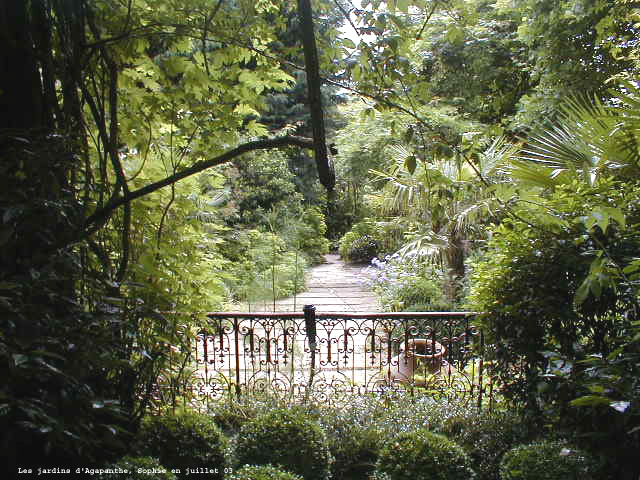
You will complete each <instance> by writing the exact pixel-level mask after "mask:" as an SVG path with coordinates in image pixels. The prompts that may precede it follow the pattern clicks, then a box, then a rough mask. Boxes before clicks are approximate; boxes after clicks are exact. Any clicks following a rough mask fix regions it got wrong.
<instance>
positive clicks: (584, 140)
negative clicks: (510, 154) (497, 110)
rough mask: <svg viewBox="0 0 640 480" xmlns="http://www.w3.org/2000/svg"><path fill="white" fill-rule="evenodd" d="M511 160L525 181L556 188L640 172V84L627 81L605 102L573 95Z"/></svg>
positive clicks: (517, 176)
mask: <svg viewBox="0 0 640 480" xmlns="http://www.w3.org/2000/svg"><path fill="white" fill-rule="evenodd" d="M525 145H526V146H525V147H524V148H523V149H522V150H521V152H520V153H519V154H518V156H517V157H516V158H514V159H513V160H512V161H511V175H512V176H513V178H514V179H516V180H517V181H518V182H519V183H520V184H521V185H525V186H532V187H537V188H540V189H545V190H549V189H550V190H553V189H554V188H555V187H557V186H559V185H562V184H567V183H570V182H571V181H572V180H574V179H579V180H581V181H583V182H586V183H588V184H595V183H597V182H598V180H599V179H600V178H602V177H603V176H607V175H609V176H610V175H612V174H615V175H617V176H620V177H622V178H624V177H626V178H630V177H632V176H637V175H638V173H639V171H638V170H639V162H640V88H639V87H638V85H637V84H635V83H630V82H623V83H621V84H620V86H619V91H618V92H617V93H616V94H615V95H614V96H613V97H612V98H611V99H610V100H609V101H608V102H607V103H606V104H605V103H603V102H602V101H600V100H599V99H597V98H593V99H589V98H583V99H569V100H567V101H566V103H565V104H564V106H563V107H562V111H561V115H560V117H559V120H558V121H557V122H556V123H555V124H551V125H542V126H540V127H539V128H538V129H537V130H536V131H534V133H533V134H532V135H531V136H530V138H529V139H527V140H526V144H525Z"/></svg>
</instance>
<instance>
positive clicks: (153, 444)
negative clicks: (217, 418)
mask: <svg viewBox="0 0 640 480" xmlns="http://www.w3.org/2000/svg"><path fill="white" fill-rule="evenodd" d="M138 445H139V450H140V451H141V452H142V453H143V454H145V455H150V456H153V457H157V458H159V459H160V462H162V464H163V465H166V466H167V467H168V468H176V469H180V470H182V473H181V474H180V475H178V477H179V478H187V475H186V471H185V469H186V468H199V467H206V468H208V469H209V471H210V472H209V474H208V477H207V478H216V479H222V478H223V476H224V469H225V467H226V459H225V452H226V450H227V448H228V441H227V439H226V437H225V436H224V435H223V434H222V433H221V432H220V429H218V427H217V426H216V425H215V424H214V422H213V420H212V418H211V417H210V416H208V415H202V414H197V413H191V412H188V413H181V414H177V415H173V414H168V415H164V416H158V417H149V418H147V419H145V421H144V423H143V425H142V428H141V431H140V433H139V439H138ZM216 470H217V472H216Z"/></svg>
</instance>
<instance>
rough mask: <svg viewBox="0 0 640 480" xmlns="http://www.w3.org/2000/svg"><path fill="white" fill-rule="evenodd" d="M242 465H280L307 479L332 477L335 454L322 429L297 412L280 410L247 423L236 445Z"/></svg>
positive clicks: (315, 479)
mask: <svg viewBox="0 0 640 480" xmlns="http://www.w3.org/2000/svg"><path fill="white" fill-rule="evenodd" d="M236 459H237V463H238V465H240V466H242V465H256V464H257V465H268V464H272V465H276V466H279V467H281V468H283V469H284V470H287V471H290V472H294V473H297V474H299V475H301V476H303V477H304V478H305V480H325V479H328V478H329V467H330V465H331V454H330V453H329V449H328V447H327V439H326V436H325V434H324V432H323V431H322V429H321V428H320V426H319V425H318V424H317V423H316V422H314V421H313V420H311V419H310V418H309V416H308V415H306V414H304V413H303V412H301V411H299V410H296V409H288V410H284V409H278V410H273V411H271V412H269V413H266V414H264V415H260V416H259V417H257V418H255V419H254V420H252V421H250V422H248V423H246V424H245V425H244V426H243V427H242V428H241V429H240V433H239V435H238V439H237V443H236Z"/></svg>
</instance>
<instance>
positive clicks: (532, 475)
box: [500, 442, 596, 480]
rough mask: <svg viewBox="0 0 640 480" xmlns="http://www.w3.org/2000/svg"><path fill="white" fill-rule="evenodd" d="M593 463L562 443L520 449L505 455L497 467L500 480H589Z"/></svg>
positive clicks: (523, 446) (545, 443) (587, 456)
mask: <svg viewBox="0 0 640 480" xmlns="http://www.w3.org/2000/svg"><path fill="white" fill-rule="evenodd" d="M595 465H596V464H595V462H594V460H593V459H591V458H590V457H589V455H588V454H586V453H584V452H582V451H580V450H578V449H576V448H573V447H571V446H569V445H567V444H565V443H563V442H541V443H533V444H530V445H521V446H519V447H516V448H514V449H513V450H510V451H509V452H507V453H506V454H505V456H504V458H503V459H502V463H501V464H500V479H501V480H589V479H592V478H594V477H593V475H594V471H595Z"/></svg>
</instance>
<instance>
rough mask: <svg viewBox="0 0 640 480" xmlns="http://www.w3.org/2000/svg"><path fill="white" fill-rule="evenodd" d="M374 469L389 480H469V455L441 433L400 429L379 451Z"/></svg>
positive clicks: (471, 474) (470, 474)
mask: <svg viewBox="0 0 640 480" xmlns="http://www.w3.org/2000/svg"><path fill="white" fill-rule="evenodd" d="M376 470H377V472H378V473H381V474H385V475H387V476H388V477H389V479H390V480H472V479H473V478H475V473H474V471H473V470H472V469H471V463H470V460H469V457H468V456H467V454H466V453H465V452H464V450H463V449H462V447H460V446H459V445H458V444H456V443H455V442H453V441H452V440H449V439H448V438H447V437H445V436H444V435H439V434H436V433H432V432H430V431H428V430H426V429H418V430H414V431H411V432H405V433H402V434H400V435H398V436H396V437H395V438H393V439H392V440H391V441H389V442H388V443H387V444H386V445H385V446H384V447H383V448H382V450H381V451H380V456H379V457H378V464H377V469H376Z"/></svg>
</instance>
